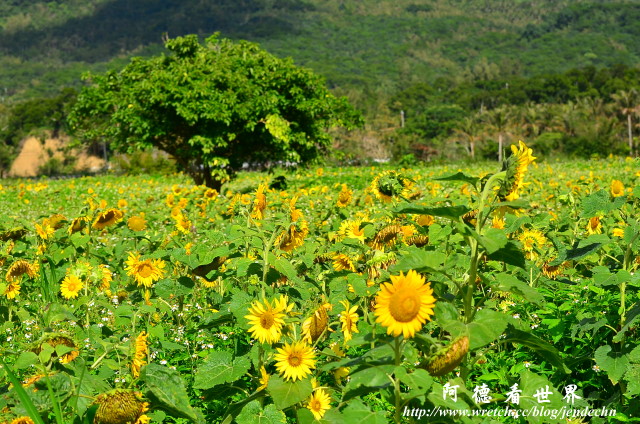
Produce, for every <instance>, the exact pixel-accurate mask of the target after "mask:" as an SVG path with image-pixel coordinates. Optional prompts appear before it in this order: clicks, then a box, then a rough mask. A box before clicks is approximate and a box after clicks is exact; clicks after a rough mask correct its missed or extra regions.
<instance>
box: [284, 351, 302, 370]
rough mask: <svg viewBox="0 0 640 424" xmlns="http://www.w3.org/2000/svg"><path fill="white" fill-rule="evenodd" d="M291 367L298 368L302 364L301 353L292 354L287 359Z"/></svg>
mask: <svg viewBox="0 0 640 424" xmlns="http://www.w3.org/2000/svg"><path fill="white" fill-rule="evenodd" d="M287 361H288V362H289V365H291V366H292V367H298V366H300V364H301V363H302V355H301V354H300V353H299V352H292V353H291V354H290V355H289V357H288V358H287Z"/></svg>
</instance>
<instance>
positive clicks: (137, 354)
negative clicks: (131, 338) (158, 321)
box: [131, 331, 149, 378]
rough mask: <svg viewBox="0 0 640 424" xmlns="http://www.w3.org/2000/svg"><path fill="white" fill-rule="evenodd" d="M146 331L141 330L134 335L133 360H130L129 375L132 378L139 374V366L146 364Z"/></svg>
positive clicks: (147, 348)
mask: <svg viewBox="0 0 640 424" xmlns="http://www.w3.org/2000/svg"><path fill="white" fill-rule="evenodd" d="M147 337H148V335H147V333H146V332H144V331H143V332H142V333H140V334H139V335H138V337H136V342H135V349H134V354H133V360H132V361H131V375H133V378H138V377H139V376H140V368H142V367H143V366H144V365H146V364H147V356H148V354H149V346H148V344H147Z"/></svg>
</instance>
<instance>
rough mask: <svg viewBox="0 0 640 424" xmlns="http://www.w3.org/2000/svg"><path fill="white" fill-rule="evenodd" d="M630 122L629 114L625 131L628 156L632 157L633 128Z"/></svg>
mask: <svg viewBox="0 0 640 424" xmlns="http://www.w3.org/2000/svg"><path fill="white" fill-rule="evenodd" d="M631 124H632V122H631V114H628V115H627V131H628V135H629V156H633V129H632V128H633V127H632V125H631Z"/></svg>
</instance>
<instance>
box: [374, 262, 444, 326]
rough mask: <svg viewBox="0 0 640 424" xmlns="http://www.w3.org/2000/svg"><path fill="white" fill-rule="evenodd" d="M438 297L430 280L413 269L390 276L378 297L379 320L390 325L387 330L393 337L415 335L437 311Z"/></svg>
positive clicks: (376, 306)
mask: <svg viewBox="0 0 640 424" xmlns="http://www.w3.org/2000/svg"><path fill="white" fill-rule="evenodd" d="M435 302H436V299H435V298H434V297H433V290H431V284H430V283H425V278H424V277H423V276H421V275H419V274H418V273H417V272H415V271H414V270H410V271H409V272H408V273H407V275H404V274H403V273H402V272H400V275H397V276H393V275H392V276H391V283H384V284H383V285H382V286H381V290H380V292H378V294H377V295H376V299H375V316H376V322H378V323H380V324H382V325H383V326H384V327H387V334H391V335H393V336H394V337H397V336H399V335H401V334H402V335H403V336H404V337H405V338H410V337H413V336H414V334H415V333H416V332H417V331H419V330H420V329H421V328H422V326H423V325H424V323H425V322H427V321H429V320H431V316H433V315H434V311H433V309H434V307H435Z"/></svg>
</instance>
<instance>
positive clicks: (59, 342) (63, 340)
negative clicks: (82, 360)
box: [37, 333, 80, 364]
mask: <svg viewBox="0 0 640 424" xmlns="http://www.w3.org/2000/svg"><path fill="white" fill-rule="evenodd" d="M44 343H46V344H48V345H50V346H51V347H53V348H54V349H55V348H56V346H66V347H69V348H71V351H70V352H67V353H65V354H64V355H62V356H61V357H60V358H59V359H58V360H59V361H60V363H62V364H68V363H69V362H71V361H73V360H74V359H76V358H77V357H78V355H79V354H80V352H79V351H78V346H76V343H75V342H74V341H73V339H72V338H71V337H69V336H67V335H65V334H60V333H48V334H45V336H44V337H43V338H42V339H41V343H40V346H39V350H40V351H42V345H43V344H44ZM37 353H40V352H37Z"/></svg>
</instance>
